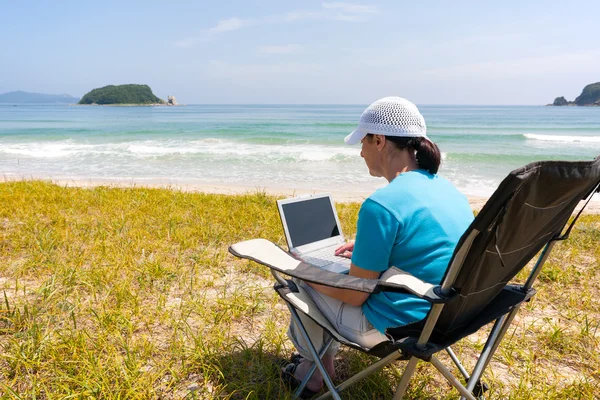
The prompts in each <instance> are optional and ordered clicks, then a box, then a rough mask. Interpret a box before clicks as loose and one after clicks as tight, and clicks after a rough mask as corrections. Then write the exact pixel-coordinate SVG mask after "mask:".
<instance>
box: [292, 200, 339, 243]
mask: <svg viewBox="0 0 600 400" xmlns="http://www.w3.org/2000/svg"><path fill="white" fill-rule="evenodd" d="M282 209H283V214H284V215H285V221H286V223H287V227H288V231H289V233H290V239H291V241H292V244H293V246H294V247H298V246H302V245H305V244H307V243H312V242H317V241H319V240H323V239H328V238H330V237H334V236H339V234H340V230H339V229H338V226H337V224H336V222H335V216H334V214H333V210H332V209H331V201H330V200H329V198H328V197H318V198H316V199H307V200H304V201H298V202H295V203H288V204H283V205H282Z"/></svg>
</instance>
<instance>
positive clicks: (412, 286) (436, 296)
mask: <svg viewBox="0 0 600 400" xmlns="http://www.w3.org/2000/svg"><path fill="white" fill-rule="evenodd" d="M379 286H380V290H381V291H383V292H386V291H387V292H402V293H410V294H414V295H415V296H417V297H420V298H422V299H425V300H427V301H428V302H430V303H445V302H447V301H448V300H449V299H451V298H452V297H454V294H455V293H454V292H452V293H451V294H450V295H444V294H443V293H442V291H441V286H440V285H432V284H431V283H427V282H424V281H422V280H420V279H419V278H417V277H416V276H413V275H411V274H409V273H408V272H406V271H402V270H401V269H400V268H397V267H391V268H390V269H388V270H387V271H386V272H385V273H384V274H383V275H382V276H381V278H379Z"/></svg>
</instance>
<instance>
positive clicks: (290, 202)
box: [277, 194, 350, 274]
mask: <svg viewBox="0 0 600 400" xmlns="http://www.w3.org/2000/svg"><path fill="white" fill-rule="evenodd" d="M277 207H278V209H279V216H280V217H281V223H282V225H283V231H284V232H285V238H286V240H287V244H288V248H289V250H290V253H292V254H293V255H294V256H296V257H297V258H299V259H301V260H302V261H305V262H307V263H309V264H312V265H315V266H317V267H320V268H323V269H326V270H328V271H332V272H338V273H343V274H345V273H348V272H349V271H350V259H348V258H346V257H340V256H336V255H334V252H335V249H337V248H338V247H340V246H341V245H342V244H344V243H346V241H345V239H344V235H343V234H342V229H341V227H340V220H339V219H338V215H337V212H336V210H335V206H334V204H333V200H332V198H331V196H330V195H329V194H319V195H313V196H300V197H293V198H290V199H284V200H277Z"/></svg>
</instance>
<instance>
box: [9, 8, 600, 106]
mask: <svg viewBox="0 0 600 400" xmlns="http://www.w3.org/2000/svg"><path fill="white" fill-rule="evenodd" d="M599 15H600V1H598V0H589V1H572V2H567V1H554V0H545V1H536V0H526V1H523V0H519V1H512V0H503V1H494V2H491V1H481V0H479V1H459V0H456V1H442V0H440V1H428V0H421V1H410V2H407V1H399V0H396V1H393V0H389V1H361V2H358V1H357V2H340V1H334V0H332V1H312V0H304V1H300V0H296V1H294V0H288V1H281V0H264V1H250V0H246V1H221V2H216V1H185V0H178V1H164V0H162V1H153V0H145V1H126V0H120V1H111V0H103V1H81V0H78V1H66V0H65V1H61V0H55V1H51V0H48V1H42V0H40V1H27V0H20V1H11V0H0V60H1V61H0V93H5V92H9V91H14V90H24V91H28V92H38V93H51V94H62V93H66V94H70V95H73V96H77V97H81V96H83V95H84V94H85V93H86V92H88V91H90V90H92V89H94V88H98V87H102V86H105V85H109V84H115V85H116V84H125V83H140V84H148V85H150V87H151V88H152V89H153V91H154V93H155V94H156V95H158V96H159V97H162V98H165V99H166V97H167V96H168V95H174V96H176V98H177V100H178V101H179V102H180V103H187V104H331V103H333V104H370V103H371V102H373V101H374V100H376V99H378V98H381V97H384V96H390V95H395V96H401V97H405V98H407V99H409V100H411V101H413V102H414V103H417V104H489V105H499V104H507V105H513V104H515V105H517V104H524V105H527V104H532V105H533V104H546V103H550V102H552V101H553V100H554V98H555V97H557V96H565V97H566V98H567V100H574V99H575V97H576V96H578V95H579V94H580V93H581V90H582V89H583V87H584V86H585V85H586V84H588V83H593V82H598V81H600V41H599V40H598V26H599V25H600V20H599V18H598V16H599Z"/></svg>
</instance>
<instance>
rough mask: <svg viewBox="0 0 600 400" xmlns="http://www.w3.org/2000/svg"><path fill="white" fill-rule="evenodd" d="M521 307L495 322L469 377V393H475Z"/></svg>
mask: <svg viewBox="0 0 600 400" xmlns="http://www.w3.org/2000/svg"><path fill="white" fill-rule="evenodd" d="M519 308H520V306H517V307H515V308H513V309H512V311H511V312H509V313H508V314H504V315H503V316H501V317H500V318H498V319H497V320H496V322H495V323H494V327H493V328H492V330H491V332H490V336H489V337H488V340H487V341H486V342H485V346H484V347H483V350H482V351H481V355H480V356H479V360H477V363H476V364H475V368H474V369H473V373H472V374H471V377H470V378H469V382H468V384H467V390H469V393H473V390H474V389H475V387H476V386H477V384H478V383H479V379H480V378H481V375H482V374H483V371H485V368H486V367H487V366H488V364H489V363H490V361H491V360H492V356H493V355H494V353H495V352H496V350H497V349H498V346H499V345H500V342H501V341H502V338H503V337H504V335H505V334H506V331H507V330H508V328H509V327H510V325H511V324H512V321H513V319H514V317H515V315H516V314H517V312H518V311H519ZM461 400H464V397H461Z"/></svg>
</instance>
